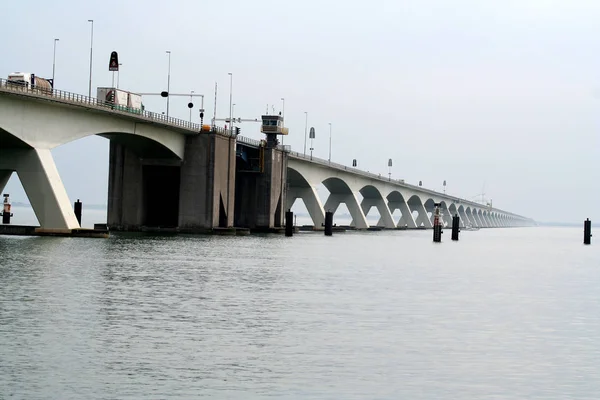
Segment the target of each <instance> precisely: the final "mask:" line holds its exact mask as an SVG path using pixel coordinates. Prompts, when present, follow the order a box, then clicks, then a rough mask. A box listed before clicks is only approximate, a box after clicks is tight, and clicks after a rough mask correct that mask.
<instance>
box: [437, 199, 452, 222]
mask: <svg viewBox="0 0 600 400" xmlns="http://www.w3.org/2000/svg"><path fill="white" fill-rule="evenodd" d="M440 208H441V210H440V211H441V213H442V221H444V226H452V216H451V215H450V210H449V209H448V205H447V204H446V202H445V201H443V200H442V201H440Z"/></svg>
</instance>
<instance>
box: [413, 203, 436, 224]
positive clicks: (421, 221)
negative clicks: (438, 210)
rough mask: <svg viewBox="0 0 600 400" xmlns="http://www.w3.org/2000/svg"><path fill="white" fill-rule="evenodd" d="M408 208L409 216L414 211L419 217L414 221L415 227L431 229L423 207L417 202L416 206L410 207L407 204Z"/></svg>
mask: <svg viewBox="0 0 600 400" xmlns="http://www.w3.org/2000/svg"><path fill="white" fill-rule="evenodd" d="M409 207H410V211H411V214H412V212H414V211H416V212H418V213H419V215H418V216H417V218H416V220H415V224H416V225H417V227H420V226H421V225H423V226H424V227H425V228H433V224H432V223H431V220H430V219H429V216H428V215H427V211H426V210H425V207H424V206H423V204H422V203H421V202H419V203H418V204H412V205H410V204H409Z"/></svg>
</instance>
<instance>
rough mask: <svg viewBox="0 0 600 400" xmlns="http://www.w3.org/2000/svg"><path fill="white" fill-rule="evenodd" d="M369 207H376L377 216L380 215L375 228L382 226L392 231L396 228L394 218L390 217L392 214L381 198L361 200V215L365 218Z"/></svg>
mask: <svg viewBox="0 0 600 400" xmlns="http://www.w3.org/2000/svg"><path fill="white" fill-rule="evenodd" d="M371 207H377V211H379V215H381V218H379V222H378V223H377V226H381V225H383V226H384V227H386V228H388V229H394V228H395V227H396V224H395V223H394V217H392V213H391V212H390V209H389V208H388V206H387V205H386V204H385V202H384V201H383V198H381V197H380V198H369V197H365V198H363V200H362V201H361V203H360V208H361V210H362V212H363V214H364V215H365V218H366V216H367V215H368V213H369V210H370V209H371Z"/></svg>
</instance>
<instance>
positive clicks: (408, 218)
mask: <svg viewBox="0 0 600 400" xmlns="http://www.w3.org/2000/svg"><path fill="white" fill-rule="evenodd" d="M386 198H387V201H388V209H389V210H390V213H391V214H393V213H394V211H396V210H400V214H401V217H400V220H399V221H398V223H397V226H398V227H406V228H416V227H417V224H416V222H415V218H414V217H413V215H412V212H411V210H410V208H409V206H408V202H407V201H406V199H405V197H404V195H403V194H402V193H400V192H399V191H398V190H394V191H392V192H391V193H390V194H388V195H387V197H386Z"/></svg>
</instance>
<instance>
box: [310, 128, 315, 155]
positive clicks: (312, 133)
mask: <svg viewBox="0 0 600 400" xmlns="http://www.w3.org/2000/svg"><path fill="white" fill-rule="evenodd" d="M314 139H315V128H314V127H311V128H310V159H311V160H312V153H313V150H314V149H315V147H314V145H313V143H314Z"/></svg>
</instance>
